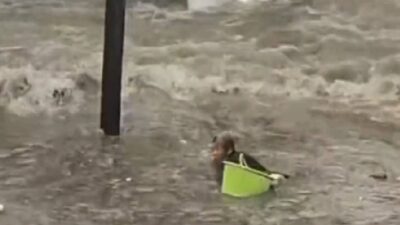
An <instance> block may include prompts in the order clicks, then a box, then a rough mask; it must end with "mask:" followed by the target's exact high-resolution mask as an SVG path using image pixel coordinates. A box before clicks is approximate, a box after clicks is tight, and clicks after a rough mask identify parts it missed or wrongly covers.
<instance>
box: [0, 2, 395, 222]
mask: <svg viewBox="0 0 400 225" xmlns="http://www.w3.org/2000/svg"><path fill="white" fill-rule="evenodd" d="M289 3H290V2H289ZM289 3H288V1H285V2H282V1H275V2H270V3H263V4H262V5H261V6H258V7H252V6H250V5H246V6H232V7H225V8H223V11H222V12H221V11H220V12H217V13H213V14H204V13H198V14H196V15H194V16H190V15H188V14H185V13H182V12H172V11H166V12H164V11H163V10H158V11H157V12H156V13H157V16H154V15H153V14H154V13H155V12H154V10H153V9H146V10H142V11H141V12H138V11H135V10H134V9H132V8H129V9H128V13H127V38H126V51H125V62H124V77H125V78H126V79H125V81H124V95H123V99H124V103H123V122H122V135H121V137H120V138H118V139H115V138H114V139H112V138H105V137H103V136H102V135H101V132H99V130H98V122H99V108H100V107H99V105H98V104H99V101H98V95H96V93H97V94H98V85H96V82H97V84H98V81H99V78H100V74H101V69H100V68H101V49H102V39H101V36H102V22H103V20H102V16H103V8H102V5H101V4H99V3H96V2H94V1H89V0H88V1H79V2H78V1H71V2H63V1H35V2H31V1H30V2H29V3H28V2H27V1H18V4H17V3H10V2H7V1H0V17H1V18H2V19H1V21H0V27H1V28H2V32H3V33H4V34H7V35H1V36H0V47H3V46H4V47H10V46H14V47H15V46H17V47H18V46H19V47H22V49H18V48H17V49H18V50H16V49H12V50H11V51H9V50H7V51H4V52H0V59H1V60H0V104H1V107H2V108H1V110H0V204H4V206H5V211H4V212H2V213H1V214H0V224H14V225H18V224H21V225H22V224H24V225H25V224H37V225H39V224H40V225H41V224H49V225H53V224H57V225H58V224H68V225H69V224H82V225H83V224H85V225H90V224H107V225H109V224H118V225H121V224H198V225H200V224H232V225H234V224H238V225H239V224H240V225H243V224H249V225H256V224H257V225H258V224H288V225H291V224H293V225H309V224H338V225H339V224H357V225H358V224H359V225H372V224H387V225H390V224H393V225H397V224H399V222H400V218H399V216H398V215H399V211H400V197H399V194H400V193H399V190H400V189H399V188H400V181H399V179H398V177H400V167H399V166H398V161H399V158H400V155H399V151H398V149H399V146H400V142H399V137H400V136H399V135H400V129H399V124H398V118H399V107H398V96H397V91H398V90H397V89H396V88H397V86H396V85H398V84H399V80H398V78H397V77H398V73H399V70H398V68H397V66H396V63H397V62H398V61H397V60H398V56H397V54H398V49H397V46H399V45H398V44H399V43H398V42H399V41H400V39H399V38H398V37H399V36H398V34H399V31H398V26H397V25H396V24H397V23H396V21H397V20H398V18H397V14H396V13H395V12H398V11H396V10H398V9H399V8H398V3H397V2H396V1H387V2H386V3H385V4H382V3H380V2H379V1H372V0H371V1H361V0H360V1H357V0H353V1H330V0H324V1H320V2H318V3H314V4H313V5H312V4H311V3H310V2H307V1H305V2H303V3H299V2H297V3H296V4H289ZM310 4H311V5H310ZM372 9H373V10H372ZM152 10H153V11H152ZM339 12H340V13H339ZM382 14H385V17H382V16H380V15H382ZM49 18H51V19H49ZM194 27H195V28H196V29H194ZM82 73H87V74H89V76H90V77H91V78H88V77H86V76H82ZM24 77H25V78H27V80H28V82H25V81H24V79H23V78H24ZM78 80H79V81H80V82H83V83H84V84H86V85H84V86H81V85H78V82H77V81H78ZM2 82H6V83H3V85H4V86H2ZM79 84H82V83H79ZM54 90H62V91H64V93H65V95H64V96H63V97H62V98H63V99H62V101H58V100H59V99H57V101H56V100H55V99H54V96H53V93H54ZM60 102H62V103H60ZM222 130H233V131H236V132H237V133H238V134H239V135H240V139H239V140H240V141H239V149H241V150H243V151H246V152H248V153H250V154H252V155H254V156H256V157H257V158H258V159H259V160H260V161H261V162H262V163H263V164H265V165H266V166H267V167H269V168H273V169H276V170H282V171H284V172H286V173H289V174H291V175H292V178H291V179H290V180H288V181H287V182H286V183H284V184H282V185H281V186H280V187H279V188H278V189H277V190H276V192H275V193H268V194H266V195H264V196H261V197H257V198H251V199H243V200H238V199H233V198H230V197H227V196H222V195H221V194H220V193H218V190H217V187H216V184H215V182H214V180H213V177H212V171H211V170H210V167H209V150H208V143H209V141H210V139H211V137H212V135H213V134H215V133H216V132H219V131H222ZM384 174H385V175H387V179H384V180H382V179H375V178H372V177H371V175H378V177H379V175H384Z"/></svg>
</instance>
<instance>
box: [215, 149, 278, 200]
mask: <svg viewBox="0 0 400 225" xmlns="http://www.w3.org/2000/svg"><path fill="white" fill-rule="evenodd" d="M271 184H272V180H271V179H270V178H269V175H268V174H266V173H263V172H260V171H258V170H254V169H251V168H249V167H248V166H247V164H246V162H245V160H244V158H243V154H241V155H240V157H239V164H236V163H232V162H226V161H225V162H224V174H223V180H222V187H221V191H222V193H223V194H227V195H231V196H234V197H250V196H254V195H259V194H262V193H264V192H267V191H268V190H269V189H270V187H271Z"/></svg>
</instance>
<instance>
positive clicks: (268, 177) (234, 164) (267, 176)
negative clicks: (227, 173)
mask: <svg viewBox="0 0 400 225" xmlns="http://www.w3.org/2000/svg"><path fill="white" fill-rule="evenodd" d="M223 163H224V164H226V165H229V166H234V167H240V168H241V169H244V170H247V171H249V172H251V173H254V174H257V175H259V176H263V177H265V178H267V179H269V180H270V181H273V178H271V177H270V176H269V174H268V173H264V172H261V171H259V170H255V169H252V168H250V167H247V166H244V165H241V164H239V163H233V162H229V161H223Z"/></svg>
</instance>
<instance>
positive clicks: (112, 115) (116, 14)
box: [100, 0, 125, 136]
mask: <svg viewBox="0 0 400 225" xmlns="http://www.w3.org/2000/svg"><path fill="white" fill-rule="evenodd" d="M106 1H107V3H106V13H105V29H104V53H103V78H102V88H101V91H102V92H101V122H100V127H101V129H102V130H103V131H104V134H105V135H111V136H118V135H119V134H120V121H121V77H122V58H123V46H124V26H125V0H106Z"/></svg>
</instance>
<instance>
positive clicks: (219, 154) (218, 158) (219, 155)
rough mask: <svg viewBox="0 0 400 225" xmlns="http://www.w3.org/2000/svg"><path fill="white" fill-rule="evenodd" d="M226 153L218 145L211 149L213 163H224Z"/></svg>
mask: <svg viewBox="0 0 400 225" xmlns="http://www.w3.org/2000/svg"><path fill="white" fill-rule="evenodd" d="M225 155H226V154H225V151H224V149H223V148H222V146H221V145H220V144H218V143H216V144H214V145H213V146H212V147H211V158H212V161H213V162H222V160H224V158H225Z"/></svg>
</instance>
